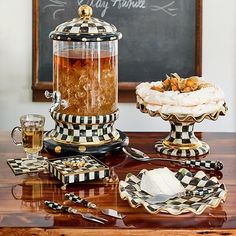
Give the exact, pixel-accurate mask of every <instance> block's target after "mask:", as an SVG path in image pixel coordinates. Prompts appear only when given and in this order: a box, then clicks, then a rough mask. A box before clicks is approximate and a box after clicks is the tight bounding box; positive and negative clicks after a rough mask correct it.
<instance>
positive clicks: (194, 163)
mask: <svg viewBox="0 0 236 236" xmlns="http://www.w3.org/2000/svg"><path fill="white" fill-rule="evenodd" d="M122 150H123V151H124V153H126V154H127V155H129V156H130V157H132V158H133V159H135V160H138V161H147V162H148V161H169V162H175V163H177V164H180V165H184V166H190V167H197V168H200V169H207V170H217V171H218V170H222V169H223V163H222V162H221V161H219V160H213V161H211V160H206V161H205V160H193V159H189V160H176V159H168V158H152V157H149V156H148V155H147V154H145V153H143V152H142V151H140V150H138V149H135V148H130V147H128V146H127V147H123V149H122Z"/></svg>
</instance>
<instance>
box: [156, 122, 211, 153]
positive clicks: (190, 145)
mask: <svg viewBox="0 0 236 236" xmlns="http://www.w3.org/2000/svg"><path fill="white" fill-rule="evenodd" d="M170 125H171V131H170V133H169V135H168V136H167V137H166V138H165V139H164V140H159V141H157V142H156V144H155V149H156V151H157V152H159V153H161V154H165V155H168V156H177V157H196V156H201V155H205V154H207V153H208V152H209V149H210V148H209V146H208V144H206V143H204V142H202V141H200V140H199V139H198V138H197V137H196V136H195V134H194V123H176V122H173V121H170Z"/></svg>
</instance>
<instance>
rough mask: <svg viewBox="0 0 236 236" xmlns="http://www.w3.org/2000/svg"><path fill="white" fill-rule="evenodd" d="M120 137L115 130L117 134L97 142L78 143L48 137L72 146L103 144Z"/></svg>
mask: <svg viewBox="0 0 236 236" xmlns="http://www.w3.org/2000/svg"><path fill="white" fill-rule="evenodd" d="M119 137H120V134H119V133H118V132H117V135H116V136H114V138H113V139H110V140H104V141H99V142H86V143H80V142H69V141H64V140H60V139H57V138H55V137H50V139H52V140H54V141H56V142H58V143H62V144H68V145H74V146H77V145H78V146H85V147H86V146H98V145H103V144H107V143H110V142H113V141H117V140H118V139H119Z"/></svg>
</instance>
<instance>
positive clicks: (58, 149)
mask: <svg viewBox="0 0 236 236" xmlns="http://www.w3.org/2000/svg"><path fill="white" fill-rule="evenodd" d="M54 151H55V153H57V154H60V153H61V146H56V147H55V148H54Z"/></svg>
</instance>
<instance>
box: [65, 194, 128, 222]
mask: <svg viewBox="0 0 236 236" xmlns="http://www.w3.org/2000/svg"><path fill="white" fill-rule="evenodd" d="M65 198H66V199H68V200H70V201H72V202H74V203H78V204H82V205H83V206H85V207H88V208H91V209H96V210H99V211H101V212H102V213H103V214H104V215H107V216H111V217H114V218H117V219H123V218H124V217H125V215H124V214H121V213H120V212H118V211H116V210H114V209H110V208H107V209H101V208H99V207H97V205H96V204H94V203H92V202H89V201H87V200H86V199H82V198H80V197H79V196H77V195H75V194H74V193H66V194H65Z"/></svg>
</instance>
